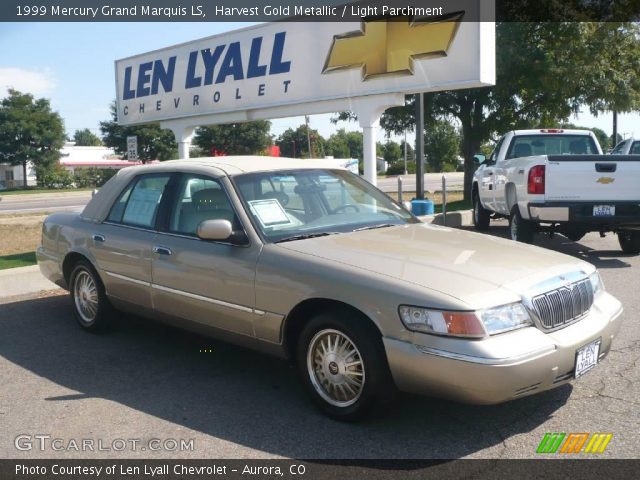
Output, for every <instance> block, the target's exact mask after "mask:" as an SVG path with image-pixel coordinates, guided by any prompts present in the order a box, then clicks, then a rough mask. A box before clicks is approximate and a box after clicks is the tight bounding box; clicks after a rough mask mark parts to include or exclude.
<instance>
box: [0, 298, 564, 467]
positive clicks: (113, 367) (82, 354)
mask: <svg viewBox="0 0 640 480" xmlns="http://www.w3.org/2000/svg"><path fill="white" fill-rule="evenodd" d="M118 324H119V325H118V326H117V327H116V328H115V329H114V331H112V332H110V333H106V334H101V335H93V334H89V333H86V332H83V331H82V330H81V329H80V328H79V327H78V326H77V325H76V323H75V320H74V319H73V313H72V309H71V305H70V303H69V299H68V297H67V296H54V297H49V298H39V299H33V300H25V301H19V302H16V303H9V304H4V305H2V308H0V328H1V329H2V335H0V356H1V357H4V360H0V361H2V362H11V364H14V365H16V366H18V367H20V368H15V367H14V366H12V365H10V364H9V365H3V366H2V367H3V368H2V369H3V370H4V371H11V372H16V375H17V376H18V378H13V379H12V378H9V379H8V381H9V382H13V383H14V385H15V384H16V383H17V382H24V385H33V383H34V381H35V380H34V379H33V376H38V377H42V378H44V379H45V380H47V381H50V382H53V383H54V384H57V385H60V386H62V387H64V391H61V392H60V393H61V394H60V395H50V394H48V395H44V394H43V396H42V397H41V398H39V399H38V398H37V397H36V399H35V400H37V401H36V403H35V404H34V403H30V404H29V405H31V406H30V407H29V408H36V407H34V406H33V405H36V406H37V408H38V409H39V411H38V415H39V416H42V415H43V414H45V415H46V412H47V410H48V409H51V405H50V404H49V402H66V403H67V404H68V408H69V409H72V410H70V411H72V412H73V411H74V410H75V411H76V412H77V414H78V415H79V416H83V418H84V419H85V420H84V421H86V416H87V415H94V416H95V425H94V426H92V429H91V431H92V432H94V435H98V436H103V437H107V438H108V436H109V435H110V434H111V432H112V431H116V432H117V426H113V427H112V426H110V424H109V423H108V422H111V421H113V418H114V415H117V410H115V411H114V410H112V409H110V412H109V415H108V417H107V418H108V419H111V420H108V419H105V420H104V422H105V423H104V424H101V423H100V422H102V421H103V420H101V412H100V411H93V410H95V409H96V408H97V407H95V406H92V405H90V404H88V403H87V402H90V401H91V399H92V398H101V399H107V400H110V401H113V402H116V403H118V404H120V405H123V406H125V407H128V408H131V409H135V410H136V411H138V412H141V413H143V414H145V415H149V416H153V417H155V418H154V419H150V420H149V423H153V424H154V425H157V424H158V422H157V419H160V420H161V421H164V422H170V423H172V424H175V425H178V426H182V427H185V428H188V429H192V430H195V431H197V432H201V433H203V434H205V435H207V436H209V437H210V438H209V437H205V438H204V440H202V443H199V442H200V440H197V441H196V449H195V451H194V452H193V456H194V457H195V458H202V457H203V456H212V455H215V454H212V453H211V452H215V447H214V446H213V445H215V443H216V442H218V443H220V440H222V441H226V442H233V443H235V444H238V445H240V446H244V447H248V448H251V449H255V450H258V451H260V452H264V453H265V454H267V455H268V456H272V455H277V456H283V457H290V458H300V459H314V458H315V459H366V458H372V459H384V458H391V459H394V458H395V459H429V458H460V457H464V456H468V455H473V454H476V453H477V452H480V451H483V450H485V449H491V451H490V453H489V455H490V456H492V457H499V456H500V455H501V451H502V449H503V448H504V446H505V442H506V441H508V440H510V439H513V438H514V437H517V436H518V435H520V434H526V433H527V432H531V431H532V430H534V429H535V428H537V427H539V426H540V425H541V424H543V423H544V422H545V421H547V420H548V419H549V418H550V416H552V415H553V414H554V412H556V411H557V410H558V409H559V408H561V407H562V406H563V405H564V404H565V403H566V402H567V401H568V399H569V396H570V394H571V391H572V387H571V386H570V385H565V386H562V387H560V388H557V389H555V390H552V391H550V392H545V393H542V394H539V395H535V396H532V397H526V398H523V399H520V400H517V401H513V402H509V403H506V404H502V405H497V406H471V405H461V404H457V403H453V402H450V401H446V400H439V399H431V398H425V397H417V396H410V395H399V397H398V398H397V399H396V401H395V402H394V403H392V404H391V405H390V406H389V407H387V408H386V410H385V411H384V412H378V415H377V416H375V417H374V418H371V419H369V420H367V421H364V422H362V423H356V424H345V423H339V422H336V421H333V420H330V419H328V418H326V417H324V416H323V415H322V414H321V413H319V412H318V411H317V410H316V409H315V408H314V406H313V405H312V403H311V402H310V401H309V400H308V399H307V397H306V394H305V392H304V391H303V388H302V385H301V383H300V382H299V381H298V379H297V377H296V372H295V369H294V368H292V367H291V366H289V365H288V364H287V363H286V362H283V361H281V360H278V359H274V358H271V357H268V356H265V355H262V354H259V353H256V352H253V351H249V350H246V349H243V348H240V347H235V346H232V345H228V344H224V343H221V342H217V341H213V340H210V339H208V338H205V337H201V336H198V335H195V334H191V333H188V332H183V331H179V330H176V329H174V328H171V327H167V326H163V325H160V324H157V323H155V322H152V321H148V320H144V319H140V318H136V317H130V316H122V317H121V318H120V320H119V321H118ZM202 350H207V352H203V351H202ZM209 350H210V352H209ZM21 369H26V372H24V371H22V370H21ZM23 377H24V378H23ZM4 388H6V387H4ZM56 388H57V387H55V386H50V387H48V390H49V392H50V391H51V390H55V389H56ZM67 389H71V390H73V391H74V392H77V393H69V392H68V391H67ZM10 390H11V391H15V390H16V388H14V387H12V388H10ZM39 391H40V389H34V390H33V391H30V392H29V393H27V394H25V395H28V396H30V397H29V398H33V397H32V395H36V396H37V395H38V392H39ZM5 402H9V403H11V404H12V408H11V411H12V412H18V415H24V416H25V418H26V417H27V416H29V415H33V412H30V411H28V410H23V411H21V409H25V408H26V407H24V406H22V405H21V404H20V400H19V399H17V398H13V399H12V398H5ZM13 402H15V403H13ZM44 418H49V417H46V416H45V417H44ZM52 422H53V420H52ZM110 428H113V429H114V430H109V429H110ZM145 428H147V431H148V427H146V426H145V425H140V431H144V429H145ZM169 428H173V427H169ZM165 430H166V427H165ZM76 431H77V430H76ZM10 433H11V434H17V433H18V432H10ZM55 433H56V435H63V434H64V432H59V431H57V432H55ZM529 437H530V438H529ZM538 441H539V438H538V436H537V435H531V436H527V435H525V436H524V437H521V438H518V439H517V443H518V444H520V443H523V444H524V446H523V447H522V448H523V456H530V455H531V454H533V452H534V451H535V448H536V446H537V442H538ZM199 447H200V448H199ZM483 454H487V453H486V452H483Z"/></svg>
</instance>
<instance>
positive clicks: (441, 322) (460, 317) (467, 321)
mask: <svg viewBox="0 0 640 480" xmlns="http://www.w3.org/2000/svg"><path fill="white" fill-rule="evenodd" d="M399 313H400V320H402V323H404V326H405V327H407V328H408V329H409V330H413V331H415V332H424V333H435V334H439V335H453V336H456V337H471V338H482V337H485V336H486V335H487V333H486V332H485V330H484V328H483V327H482V324H481V323H480V320H479V319H478V317H477V316H476V314H475V313H474V312H444V311H442V310H429V309H427V308H420V307H411V306H408V305H401V306H400V308H399Z"/></svg>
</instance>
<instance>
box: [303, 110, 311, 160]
mask: <svg viewBox="0 0 640 480" xmlns="http://www.w3.org/2000/svg"><path fill="white" fill-rule="evenodd" d="M304 122H305V124H306V125H307V148H309V158H311V135H310V134H309V115H305V116H304Z"/></svg>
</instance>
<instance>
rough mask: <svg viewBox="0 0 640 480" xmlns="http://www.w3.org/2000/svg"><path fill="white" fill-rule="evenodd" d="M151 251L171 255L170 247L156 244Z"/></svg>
mask: <svg viewBox="0 0 640 480" xmlns="http://www.w3.org/2000/svg"><path fill="white" fill-rule="evenodd" d="M153 253H157V254H158V255H171V249H170V248H167V247H160V246H158V245H156V246H155V247H153Z"/></svg>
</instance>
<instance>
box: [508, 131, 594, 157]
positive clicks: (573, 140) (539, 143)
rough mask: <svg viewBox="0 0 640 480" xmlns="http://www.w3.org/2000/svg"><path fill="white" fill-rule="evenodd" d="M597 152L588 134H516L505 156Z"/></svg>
mask: <svg viewBox="0 0 640 480" xmlns="http://www.w3.org/2000/svg"><path fill="white" fill-rule="evenodd" d="M597 153H598V149H597V148H596V145H595V143H594V142H593V139H592V138H591V137H590V136H588V135H557V134H556V135H553V134H550V135H518V136H516V137H514V139H513V142H511V145H510V146H509V151H508V152H507V158H520V157H531V156H534V155H581V154H597Z"/></svg>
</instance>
